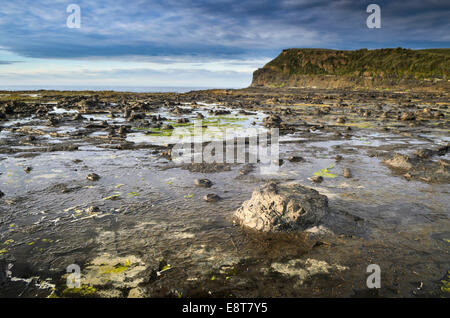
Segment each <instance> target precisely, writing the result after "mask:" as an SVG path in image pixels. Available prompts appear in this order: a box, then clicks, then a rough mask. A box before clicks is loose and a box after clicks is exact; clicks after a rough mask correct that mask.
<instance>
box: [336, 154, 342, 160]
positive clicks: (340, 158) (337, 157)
mask: <svg viewBox="0 0 450 318" xmlns="http://www.w3.org/2000/svg"><path fill="white" fill-rule="evenodd" d="M334 159H335V160H336V161H341V160H342V156H341V155H337V156H336V158H334Z"/></svg>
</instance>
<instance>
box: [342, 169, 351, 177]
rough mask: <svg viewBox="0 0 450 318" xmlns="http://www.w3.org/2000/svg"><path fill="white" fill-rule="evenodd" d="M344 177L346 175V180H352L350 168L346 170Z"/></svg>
mask: <svg viewBox="0 0 450 318" xmlns="http://www.w3.org/2000/svg"><path fill="white" fill-rule="evenodd" d="M343 175H344V178H351V177H352V172H351V171H350V169H349V168H344V170H343Z"/></svg>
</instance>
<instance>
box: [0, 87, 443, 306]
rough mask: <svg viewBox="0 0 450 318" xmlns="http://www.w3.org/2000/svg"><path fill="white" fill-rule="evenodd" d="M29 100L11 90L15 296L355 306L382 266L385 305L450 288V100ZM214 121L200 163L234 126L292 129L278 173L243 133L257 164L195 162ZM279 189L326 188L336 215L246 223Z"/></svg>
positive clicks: (10, 244)
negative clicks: (244, 216)
mask: <svg viewBox="0 0 450 318" xmlns="http://www.w3.org/2000/svg"><path fill="white" fill-rule="evenodd" d="M30 95H33V96H29V95H28V94H25V93H23V92H2V93H1V94H0V189H1V191H2V192H0V201H1V203H2V204H1V205H0V268H2V269H5V268H6V269H7V271H8V273H9V272H10V274H8V277H3V278H1V279H2V281H5V282H4V283H3V285H2V288H1V289H0V295H1V296H9V297H48V296H51V297H352V296H360V295H366V294H365V293H364V292H365V291H366V290H367V288H366V284H365V278H366V276H365V275H366V267H367V265H368V264H373V263H376V264H378V265H380V267H381V269H382V273H383V274H382V275H383V284H382V286H383V287H382V288H381V290H379V293H378V296H386V297H398V296H402V297H442V296H444V297H445V296H446V295H447V294H445V292H444V291H443V290H442V289H441V287H442V284H441V283H440V281H441V280H442V278H443V277H445V275H446V274H447V271H448V264H449V259H448V253H447V252H448V240H449V239H450V233H449V231H448V229H449V228H450V224H449V219H450V218H449V211H448V208H447V207H448V206H449V205H450V201H449V196H448V193H449V191H450V189H449V182H448V181H449V165H450V158H449V154H448V142H449V138H448V131H449V124H448V115H449V107H448V106H449V105H450V101H449V96H448V93H447V92H442V93H427V92H406V91H393V90H386V91H366V90H364V91H345V90H327V91H325V90H315V89H288V88H277V89H270V88H268V89H255V88H250V89H245V90H212V91H197V92H188V93H183V94H178V93H168V94H150V93H149V94H147V93H142V94H139V93H115V92H50V91H49V92H46V91H40V92H33V93H32V94H30ZM11 99H14V101H11ZM404 114H406V115H404ZM402 117H403V119H402ZM199 118H202V119H203V122H202V124H201V130H202V131H204V132H205V134H207V136H206V138H207V140H206V141H204V142H198V143H196V145H198V146H200V147H199V148H197V149H192V151H193V152H194V153H198V152H199V151H200V150H199V149H201V151H206V150H208V149H209V150H210V149H211V141H212V140H217V139H221V138H223V135H221V132H222V131H223V130H225V129H236V130H237V135H238V136H239V134H242V132H243V131H244V130H245V129H248V128H258V129H267V131H268V132H269V131H270V129H272V128H279V129H280V138H279V150H280V153H279V159H280V160H278V161H277V163H278V164H273V165H272V168H273V167H276V169H275V170H271V169H265V168H267V167H266V166H265V163H264V162H262V161H254V162H249V161H248V159H249V158H250V154H251V151H250V150H249V148H248V146H249V145H248V141H245V140H244V144H245V145H246V148H245V151H244V152H245V155H246V158H247V161H246V162H245V163H240V162H238V163H236V162H234V163H222V162H220V160H219V161H218V162H215V163H206V162H202V163H195V162H191V163H185V162H180V161H179V157H177V156H178V155H180V154H179V153H178V152H179V151H178V150H176V148H175V147H174V144H176V143H177V141H178V140H180V139H182V138H184V137H185V136H186V135H188V134H189V133H190V132H192V131H193V130H194V129H195V127H194V124H195V121H196V120H198V119H199ZM265 118H267V119H265ZM169 126H171V127H172V128H173V129H162V128H163V127H164V128H168V127H169ZM217 153H220V152H218V151H217V149H216V151H215V152H214V154H217ZM181 155H183V153H181ZM270 163H273V160H270ZM281 163H282V164H281ZM27 167H30V168H32V170H29V169H27ZM346 168H347V169H350V170H351V175H352V178H348V173H347V172H346V170H345V169H346ZM27 171H28V173H27ZM93 172H95V173H96V174H97V175H98V176H100V178H99V179H98V180H97V181H95V182H93V181H91V180H87V179H86V176H88V175H89V174H91V173H93ZM312 176H314V177H317V178H318V179H321V180H322V182H321V183H315V182H312V181H311V180H310V179H309V178H311V177H312ZM196 179H199V180H200V179H208V180H212V181H213V185H212V187H211V188H207V187H201V186H196V185H195V180H196ZM268 181H275V182H277V183H279V184H280V185H284V184H286V183H295V184H300V185H304V186H307V187H308V188H312V189H314V190H316V191H317V192H318V194H317V196H318V197H319V198H321V197H320V195H323V196H326V197H327V198H328V210H329V213H327V214H325V215H324V216H323V217H322V218H321V220H320V221H318V223H317V224H316V225H314V224H312V227H308V228H306V229H305V230H295V231H284V230H283V231H276V232H264V231H255V230H251V229H248V228H247V227H245V226H244V227H241V226H233V217H234V213H235V212H236V210H238V209H239V208H240V207H241V206H242V203H243V202H245V201H247V200H249V198H251V196H252V191H253V190H254V189H256V188H259V187H260V186H263V185H264V184H266V183H267V182H268ZM2 193H4V195H2ZM211 194H214V195H217V196H218V197H220V200H216V201H214V202H208V201H205V200H204V199H203V198H204V197H207V195H211ZM313 196H314V195H313ZM210 198H214V196H210ZM293 201H295V200H293ZM319 201H320V200H319ZM285 211H287V210H285ZM299 217H300V216H299ZM294 219H295V218H293V220H294ZM295 220H296V219H295ZM289 222H290V221H288V222H287V223H286V224H291V223H289ZM294 223H295V221H294ZM71 264H77V265H79V266H80V270H81V277H82V286H81V288H80V289H74V288H68V287H67V285H66V278H67V267H68V266H69V265H71ZM411 269H413V270H411ZM2 272H3V271H2ZM213 278H214V279H213ZM108 280H109V281H110V283H107V281H108ZM419 280H420V281H421V282H423V287H422V288H421V289H420V290H418V289H417V286H418V284H417V282H418V281H419Z"/></svg>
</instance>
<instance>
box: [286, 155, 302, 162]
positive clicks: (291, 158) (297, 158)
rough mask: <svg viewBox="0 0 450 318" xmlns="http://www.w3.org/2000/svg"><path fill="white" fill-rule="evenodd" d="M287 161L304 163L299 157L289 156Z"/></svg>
mask: <svg viewBox="0 0 450 318" xmlns="http://www.w3.org/2000/svg"><path fill="white" fill-rule="evenodd" d="M288 160H289V161H290V162H301V161H305V159H303V158H302V157H299V156H290V157H289V158H288Z"/></svg>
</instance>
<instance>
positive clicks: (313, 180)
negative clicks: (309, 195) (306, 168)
mask: <svg viewBox="0 0 450 318" xmlns="http://www.w3.org/2000/svg"><path fill="white" fill-rule="evenodd" d="M309 180H311V181H312V182H315V183H321V182H322V181H323V177H322V176H312V177H311V178H309Z"/></svg>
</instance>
